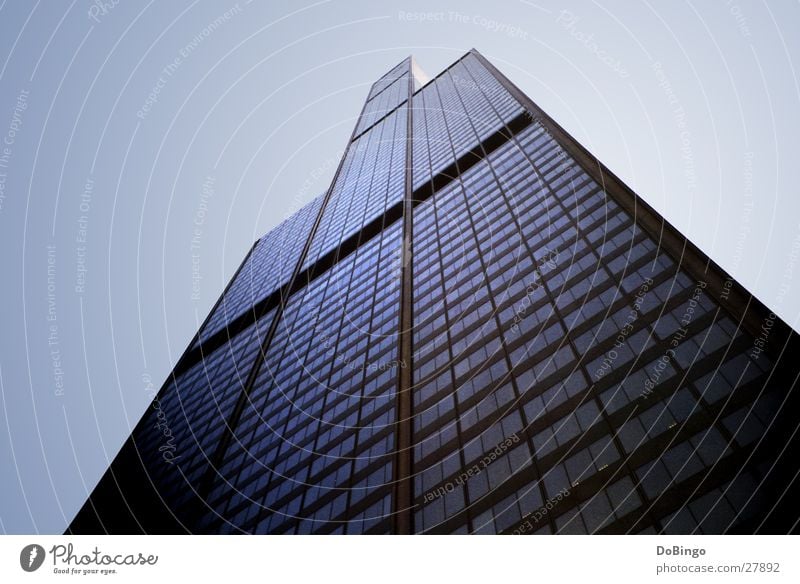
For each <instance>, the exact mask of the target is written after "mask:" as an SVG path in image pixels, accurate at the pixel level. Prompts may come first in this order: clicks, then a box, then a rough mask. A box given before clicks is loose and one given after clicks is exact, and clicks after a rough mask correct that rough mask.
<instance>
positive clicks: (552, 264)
mask: <svg viewBox="0 0 800 584" xmlns="http://www.w3.org/2000/svg"><path fill="white" fill-rule="evenodd" d="M416 71H418V69H417V67H416V64H415V63H414V62H413V60H412V59H410V58H409V59H406V60H404V61H403V62H402V63H400V64H399V65H397V66H396V67H394V68H393V69H392V70H391V71H389V72H388V73H387V74H386V75H384V76H383V77H382V78H381V79H379V80H378V81H377V82H376V83H375V84H374V85H373V86H372V87H371V89H370V91H369V94H368V97H367V101H366V102H365V105H364V108H363V110H362V114H361V116H360V118H359V121H358V123H357V124H356V127H355V129H354V132H353V135H352V137H351V140H350V143H349V145H348V148H347V150H346V151H345V154H344V157H343V159H342V162H341V164H340V167H339V169H338V171H337V173H336V176H335V177H334V180H333V182H332V184H331V187H330V189H329V190H328V191H327V192H326V193H324V194H323V195H321V196H320V197H318V198H317V199H315V200H314V201H313V202H311V203H310V204H309V205H308V206H306V207H305V208H303V209H302V210H300V211H299V212H298V213H297V214H295V215H294V216H292V217H291V218H289V219H287V220H286V221H284V222H283V223H282V224H281V225H279V226H278V227H276V228H275V229H274V230H273V231H271V232H270V233H268V234H267V235H265V236H264V237H263V238H262V239H261V240H259V241H258V242H257V243H256V244H255V245H254V247H253V249H252V250H251V251H250V254H249V255H248V257H247V258H246V259H245V261H244V262H243V264H242V267H241V268H240V269H239V271H238V272H237V274H236V275H235V276H234V278H233V280H232V282H231V284H230V285H229V286H228V288H227V290H226V291H225V293H224V294H223V296H222V298H221V300H220V302H219V303H218V305H217V306H216V307H215V308H214V310H213V311H212V313H211V314H210V316H209V318H208V319H207V321H206V323H205V324H204V325H203V327H202V328H201V330H200V332H199V333H198V335H197V337H196V339H194V340H193V343H192V345H191V346H190V349H189V350H187V353H186V355H184V357H183V358H182V359H181V361H180V362H179V364H178V365H177V366H176V370H175V372H173V374H172V375H171V376H170V378H169V379H168V381H167V383H166V384H165V385H164V387H163V388H162V390H161V392H160V393H159V397H158V398H157V399H156V400H155V401H154V403H153V407H152V408H151V409H149V410H148V411H147V413H146V414H145V416H144V417H143V418H142V421H141V422H140V424H139V425H138V426H137V428H136V430H135V431H134V433H133V434H132V436H131V438H130V439H129V441H128V443H126V446H125V447H123V450H122V452H121V453H120V455H119V456H118V457H117V459H116V460H115V461H114V463H113V464H112V466H111V468H110V469H109V472H108V473H107V475H106V476H105V477H104V478H103V479H102V480H101V482H100V484H99V485H98V487H97V489H96V490H95V492H94V493H93V495H92V498H90V500H89V502H87V505H86V506H85V507H84V509H83V510H82V511H81V512H80V513H79V514H78V516H77V517H76V519H75V521H74V522H73V524H72V526H71V528H70V529H71V531H72V532H74V533H87V532H93V531H104V530H106V531H107V530H108V526H109V525H112V531H126V530H127V531H132V532H142V531H145V532H152V531H168V532H171V531H174V532H179V531H188V532H194V533H257V534H264V533H275V534H307V533H320V534H352V533H403V532H414V533H453V534H456V533H462V534H468V533H480V534H554V533H561V534H566V533H666V534H684V533H698V534H700V533H710V534H715V533H753V532H758V531H768V532H786V531H792V530H795V529H796V526H794V522H795V521H796V520H797V518H798V515H797V514H796V511H795V509H794V506H793V503H792V501H793V500H796V497H795V496H794V489H795V487H794V486H793V479H794V477H793V476H792V473H791V472H789V470H787V469H790V466H789V465H787V464H786V462H787V460H790V459H789V458H787V457H788V456H790V453H792V452H795V450H793V448H794V447H795V446H794V442H793V440H794V433H793V432H794V430H796V427H797V425H796V421H795V419H794V418H793V416H792V412H794V411H797V410H796V409H793V406H794V405H796V404H794V401H796V398H794V397H793V396H792V391H791V390H792V389H793V387H794V384H795V382H796V379H797V373H798V364H796V363H793V362H792V360H791V358H790V357H788V356H789V355H791V354H792V353H791V350H789V349H787V347H788V348H790V349H794V350H795V351H796V348H797V335H796V334H795V333H794V332H793V331H791V329H789V328H788V327H787V326H786V325H784V324H783V323H782V322H780V320H779V319H777V317H775V315H774V314H772V313H771V312H769V311H768V309H766V308H765V307H764V306H763V305H761V304H760V303H759V302H758V301H757V300H756V299H754V298H752V297H751V296H750V295H749V294H747V293H746V292H745V291H744V290H743V289H742V288H741V287H740V286H739V285H738V284H737V283H736V282H735V281H733V280H731V279H730V278H729V277H728V276H727V275H726V274H724V272H722V270H720V269H719V268H718V267H717V266H716V265H714V264H713V262H711V261H710V260H709V259H708V258H707V257H706V256H704V255H703V254H702V252H700V251H699V250H698V249H696V248H694V247H693V246H692V245H691V244H690V243H689V242H687V241H686V240H685V239H681V237H680V234H678V233H677V232H675V231H674V230H673V229H672V228H671V227H670V226H668V224H666V223H665V222H664V221H663V219H661V218H660V217H659V216H658V215H657V214H656V213H655V212H654V211H653V210H652V209H650V208H649V207H647V206H646V205H644V204H643V203H642V202H641V201H639V200H638V199H637V198H636V196H635V195H634V194H633V193H631V192H630V191H629V190H627V187H624V185H622V184H621V183H620V182H619V181H618V179H616V178H615V177H613V175H610V173H608V171H606V170H605V169H604V168H603V167H602V165H599V164H598V163H597V162H596V161H595V160H594V159H592V158H591V157H590V156H589V155H588V153H586V151H585V150H583V149H582V147H581V146H580V145H579V144H577V143H576V142H575V141H574V140H573V139H572V138H570V137H569V136H568V135H567V134H566V133H565V132H564V131H563V130H562V129H561V128H560V127H559V126H557V125H556V124H555V123H554V122H553V121H552V120H551V119H550V118H549V117H547V116H546V115H545V114H544V113H543V112H541V111H540V110H539V109H538V108H537V107H536V106H535V104H533V103H532V102H531V101H530V100H529V99H528V98H527V97H526V96H524V95H523V94H521V92H519V90H518V89H517V88H516V87H515V86H514V85H513V84H512V83H511V82H510V81H508V80H507V79H506V78H505V77H504V76H503V75H502V74H500V73H499V72H498V71H497V70H496V69H494V67H493V66H492V65H491V64H490V63H488V62H487V61H486V60H485V59H484V58H483V57H482V56H481V55H480V54H479V53H477V52H476V51H470V52H469V53H467V54H466V55H465V56H464V57H462V58H461V59H459V61H457V62H456V63H454V64H453V65H451V66H450V67H449V68H448V69H446V70H445V71H444V72H442V73H441V74H440V75H439V76H437V77H436V78H434V79H433V80H431V81H429V82H427V83H425V84H424V85H423V84H422V83H421V81H420V79H419V78H417V77H416V75H415V72H416ZM276 249H277V250H279V253H278V254H277V255H276V253H275V250H276ZM403 315H406V316H407V320H404V319H403ZM404 322H406V323H408V324H407V325H404V324H403V323H404ZM787 350H788V352H787ZM793 400H794V401H793ZM404 404H405V406H404ZM404 411H410V412H411V414H410V416H408V415H404V414H403V413H402V412H404ZM790 434H791V438H790ZM403 436H407V437H408V440H407V441H405V442H404V441H403V438H402V437H403ZM404 444H405V445H406V446H403V445H404ZM404 461H405V463H404ZM134 463H135V464H134ZM131 464H134V466H135V465H139V466H140V467H141V473H140V474H139V475H136V476H138V477H139V478H138V479H136V480H140V481H144V480H145V479H146V480H147V481H148V484H150V485H151V486H152V490H153V492H154V493H155V495H156V498H157V499H159V500H160V504H161V506H162V508H161V510H162V511H163V512H162V513H155V514H154V513H152V512H149V511H148V512H145V511H144V510H143V509H144V506H145V504H147V505H152V497H150V498H148V499H147V500H146V501H145V499H144V498H143V496H141V497H140V496H138V495H137V494H136V492H137V488H139V487H141V484H139V485H137V484H128V483H125V482H120V481H119V480H117V479H116V478H115V476H116V475H115V472H114V471H115V469H120V470H121V469H122V468H127V467H126V466H125V465H131ZM137 468H138V467H137ZM142 477H144V478H142ZM133 482H135V481H134V480H131V481H130V483H133ZM111 492H114V493H116V492H120V493H122V497H123V498H124V499H125V500H126V501H128V502H130V505H131V506H132V507H131V510H130V515H131V516H132V517H134V518H135V519H137V518H138V520H134V521H133V522H130V521H129V522H128V523H121V524H120V523H119V522H117V523H116V524H115V523H114V522H113V521H104V518H114V516H115V514H118V513H119V512H118V511H115V509H114V508H112V506H111V505H110V504H108V503H107V501H109V500H111V499H113V497H111V495H110V494H109V493H111ZM137 497H139V498H138V499H137ZM137 505H138V507H137ZM137 509H138V511H137ZM793 513H794V515H793ZM167 515H168V516H170V517H172V518H174V520H172V519H170V520H167V519H165V518H164V517H165V516H167ZM159 517H161V519H159ZM117 525H122V527H117Z"/></svg>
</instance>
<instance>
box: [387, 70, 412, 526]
mask: <svg viewBox="0 0 800 584" xmlns="http://www.w3.org/2000/svg"><path fill="white" fill-rule="evenodd" d="M412 59H413V57H412V58H410V59H409V60H408V73H407V74H408V100H407V101H406V111H407V112H408V114H407V115H406V160H405V165H406V169H405V170H406V172H405V194H404V197H403V234H402V238H403V239H402V251H401V263H400V277H401V284H400V323H399V324H400V327H399V334H398V345H399V346H398V362H399V364H400V366H399V367H398V375H397V377H398V379H397V405H396V409H397V412H396V415H397V426H396V431H395V465H394V473H393V476H392V479H393V480H394V497H392V503H393V509H392V511H393V516H394V533H396V534H401V535H408V534H411V533H413V529H414V525H413V505H414V501H413V495H414V492H413V488H412V466H413V449H412V432H413V430H414V428H413V420H412V408H413V396H412V391H413V381H414V380H413V375H412V373H413V364H412V357H413V325H414V320H413V292H414V282H413V270H412V269H411V258H412V249H411V246H412V242H413V209H414V203H413V199H412V192H413V184H412V181H413V178H414V177H413V157H412V154H413V153H412V149H413V142H412V138H413V128H414V126H413V122H414V117H413V107H412V105H413V104H412V100H413V96H414V75H413V69H412Z"/></svg>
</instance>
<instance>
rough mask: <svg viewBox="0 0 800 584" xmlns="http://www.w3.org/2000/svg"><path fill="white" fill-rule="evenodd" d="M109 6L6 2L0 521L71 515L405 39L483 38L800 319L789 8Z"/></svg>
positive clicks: (327, 158)
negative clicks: (257, 241)
mask: <svg viewBox="0 0 800 584" xmlns="http://www.w3.org/2000/svg"><path fill="white" fill-rule="evenodd" d="M107 4H108V6H107V7H106V8H102V9H101V8H100V4H96V3H93V2H89V1H88V0H80V1H79V0H75V1H73V2H71V3H67V2H64V3H57V4H53V3H43V2H36V3H34V2H28V1H23V0H16V1H15V0H8V1H6V2H3V3H2V4H0V140H2V143H0V238H1V239H2V245H3V249H4V252H5V253H4V254H3V256H2V273H3V276H4V279H3V281H4V286H3V287H2V291H0V306H2V329H1V330H2V333H0V390H1V394H2V410H3V411H2V415H0V425H1V426H2V428H0V465H1V466H2V469H3V472H2V473H0V492H1V493H2V495H3V496H2V498H0V501H2V503H0V531H4V532H8V533H27V532H44V533H54V532H61V531H62V530H63V529H64V528H65V526H66V525H67V524H68V522H69V520H70V519H71V518H72V516H73V515H74V513H75V512H76V511H77V509H78V508H79V506H80V505H81V504H82V502H83V501H84V499H85V498H86V495H87V493H88V492H89V491H90V490H91V488H92V487H93V485H94V484H95V482H96V481H97V480H98V478H99V477H100V475H101V473H102V472H103V471H104V470H105V468H106V467H107V466H108V462H109V460H110V459H111V458H113V456H114V454H115V453H116V451H117V450H118V448H119V447H120V445H121V444H122V442H123V440H124V439H125V437H126V436H127V435H128V433H129V430H130V428H131V427H132V426H133V425H134V424H135V423H136V421H137V420H138V419H139V417H140V415H141V413H142V411H143V410H144V409H145V407H146V406H147V403H148V397H149V396H150V395H151V394H150V393H149V392H148V382H147V380H148V379H152V380H153V381H154V382H155V383H156V384H157V385H158V384H160V382H161V380H163V379H164V378H165V377H166V375H167V374H168V372H169V371H170V369H171V367H172V365H173V364H174V362H175V361H176V360H177V358H178V357H179V355H180V354H181V352H182V351H183V349H184V347H185V346H186V344H187V342H188V341H189V339H190V338H191V336H192V335H193V333H194V332H195V330H196V329H197V326H198V324H199V322H201V321H202V320H203V318H204V317H205V315H206V313H207V312H208V310H209V308H210V306H211V305H212V304H213V302H214V301H215V300H216V298H217V296H218V295H219V293H220V291H221V290H222V288H223V287H224V285H225V283H226V282H227V280H228V279H229V277H230V275H231V274H232V273H233V271H234V270H235V269H236V267H237V266H238V264H239V262H240V261H241V259H242V257H243V255H244V254H245V252H246V251H247V249H248V248H249V247H250V245H251V244H252V242H253V241H254V240H255V239H256V238H258V237H259V236H260V235H261V234H262V233H264V232H265V231H267V230H268V229H269V228H270V227H272V226H273V225H275V224H276V223H278V222H280V221H281V220H282V219H283V218H285V217H286V216H287V214H288V213H291V212H292V211H293V210H296V209H297V208H298V206H299V205H301V204H303V203H305V202H307V201H309V200H311V199H312V198H313V197H314V196H315V195H316V194H318V193H319V192H321V191H322V190H324V189H325V188H326V187H327V185H328V182H329V180H330V178H331V176H332V174H333V171H334V170H335V166H336V162H337V158H338V156H339V154H340V153H341V151H342V149H343V147H344V145H345V142H346V141H347V138H348V136H349V134H350V131H351V129H352V126H353V124H354V121H355V117H356V116H357V114H358V111H359V110H360V107H361V105H362V103H363V100H364V97H365V95H366V92H367V90H368V87H369V85H370V84H371V83H372V82H373V81H374V80H375V79H376V78H377V77H378V76H380V75H381V74H383V73H384V72H385V71H386V70H388V69H389V68H391V67H392V66H393V65H394V64H396V63H397V62H399V61H400V60H401V59H403V58H404V57H406V56H407V55H409V54H413V55H414V56H415V57H416V59H417V61H418V63H419V64H420V66H421V67H422V68H423V69H424V70H425V71H426V72H427V73H428V74H430V75H431V76H432V75H435V74H436V73H438V72H439V71H440V70H441V69H442V68H444V67H446V66H447V65H448V64H450V63H451V62H452V61H454V60H455V59H457V58H458V57H459V56H461V55H462V54H463V53H464V52H465V51H467V50H468V49H469V48H471V47H475V48H477V49H478V50H479V51H481V52H482V53H483V54H484V55H485V56H487V57H488V58H489V59H490V60H491V61H493V62H494V63H495V64H496V65H497V66H498V67H499V68H500V69H501V70H502V71H503V72H505V73H506V74H507V75H508V76H509V77H510V78H511V79H512V80H513V81H514V82H515V83H517V84H518V85H519V86H520V87H521V88H522V89H523V91H525V92H526V93H527V94H528V95H529V96H530V97H531V98H532V99H533V100H534V101H536V102H537V103H538V104H539V105H540V106H541V107H542V108H543V109H544V110H545V111H547V112H548V113H549V114H550V115H551V116H552V117H553V118H554V119H555V120H556V121H558V122H559V123H560V124H562V125H563V126H564V127H565V128H566V129H567V130H568V131H569V132H570V133H572V134H573V136H575V137H576V138H577V139H578V140H579V141H581V142H582V143H583V144H584V145H586V146H587V148H589V150H590V151H591V152H592V153H594V154H595V155H596V156H597V157H598V158H599V159H600V160H602V161H603V162H604V163H605V164H606V165H607V166H609V167H610V168H611V170H612V171H614V172H615V173H617V174H618V175H619V176H620V177H621V178H622V179H623V180H624V181H626V182H627V183H628V184H629V185H630V186H631V187H632V188H633V189H634V190H635V191H636V192H638V193H639V194H640V195H641V196H642V197H643V198H644V199H645V200H646V201H648V202H649V203H650V204H651V205H653V206H654V207H655V208H656V209H657V210H658V211H660V212H661V213H663V215H664V216H665V217H666V218H667V219H669V220H670V221H671V222H672V223H673V224H674V225H675V226H676V227H677V228H678V229H679V230H681V231H682V232H683V233H685V234H686V235H688V236H689V238H690V239H692V240H693V241H694V242H695V243H697V244H698V245H699V246H700V247H701V248H702V249H703V250H704V251H706V252H707V253H708V254H709V255H710V256H711V257H712V258H713V259H715V260H716V261H717V262H718V263H719V264H721V265H722V267H723V268H725V269H726V270H728V271H730V272H731V273H732V274H733V275H734V277H735V278H737V279H738V280H739V281H740V282H741V283H742V284H743V285H744V286H745V287H747V288H748V289H749V290H751V291H752V292H753V293H754V294H756V295H757V296H758V297H759V298H760V299H761V300H762V301H763V302H765V303H766V304H767V305H768V306H770V307H771V308H773V309H774V310H775V312H776V313H777V314H778V315H780V316H781V317H782V318H783V319H784V320H786V321H787V322H789V323H790V324H791V325H792V326H794V328H796V329H797V328H798V324H799V323H800V294H798V293H797V290H798V284H797V283H796V282H794V280H793V275H794V273H795V272H796V271H797V266H796V265H795V263H796V261H797V258H798V250H800V212H798V211H800V197H798V195H797V188H796V185H797V184H798V183H800V165H798V164H797V162H796V155H797V152H798V151H799V150H800V149H798V141H799V140H800V138H798V136H800V114H799V113H798V112H800V108H799V107H798V105H800V104H799V103H798V101H800V89H799V87H800V85H799V84H798V79H797V72H796V70H795V67H794V63H795V61H797V59H798V58H799V57H800V37H798V35H796V34H794V30H793V26H791V23H796V22H799V21H800V6H799V5H797V4H796V3H770V4H768V3H766V2H755V1H752V2H751V1H739V0H734V1H731V2H717V3H700V2H670V3H650V2H641V3H629V2H569V1H567V2H559V3H551V2H544V1H539V2H535V3H534V2H527V1H504V2H493V3H486V2H471V1H459V2H434V3H431V2H394V3H391V2H389V3H377V2H324V1H323V2H317V3H304V2H296V1H294V2H269V3H259V2H252V3H247V2H246V1H240V2H239V3H236V2H230V1H226V2H210V1H202V2H201V1H197V2H169V3H159V4H155V3H153V2H150V3H143V2H141V3H133V2H124V1H123V2H119V3H118V4H117V5H115V6H111V3H107ZM198 223H199V227H200V234H199V236H198V235H197V234H196V233H195V232H194V229H195V227H197V226H198ZM193 235H195V236H196V241H195V243H196V244H197V245H196V246H195V248H194V249H193V248H192V243H193V241H192V238H193ZM193 269H194V270H195V274H199V275H200V276H201V277H200V279H199V280H198V279H196V278H195V279H194V280H193V278H192V273H193ZM193 286H194V287H195V288H194V289H193Z"/></svg>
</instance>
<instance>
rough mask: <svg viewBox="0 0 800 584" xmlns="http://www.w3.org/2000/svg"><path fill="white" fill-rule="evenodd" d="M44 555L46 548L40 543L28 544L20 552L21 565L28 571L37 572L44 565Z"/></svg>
mask: <svg viewBox="0 0 800 584" xmlns="http://www.w3.org/2000/svg"><path fill="white" fill-rule="evenodd" d="M44 556H45V553H44V548H43V547H42V546H40V545H39V544H36V543H32V544H30V545H26V546H25V547H24V548H22V551H21V552H20V553H19V565H20V566H22V569H23V570H25V571H26V572H35V571H36V570H38V569H39V568H41V567H42V564H43V563H44Z"/></svg>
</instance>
